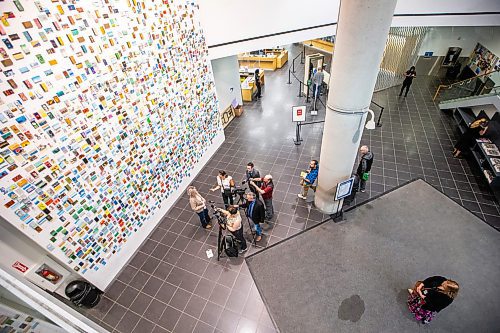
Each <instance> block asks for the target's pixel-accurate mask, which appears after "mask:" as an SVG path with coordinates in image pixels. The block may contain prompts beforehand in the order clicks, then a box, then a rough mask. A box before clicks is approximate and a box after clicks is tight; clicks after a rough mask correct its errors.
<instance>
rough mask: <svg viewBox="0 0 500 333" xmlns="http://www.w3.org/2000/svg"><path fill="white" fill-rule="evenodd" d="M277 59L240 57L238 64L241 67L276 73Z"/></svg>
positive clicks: (273, 57) (274, 57)
mask: <svg viewBox="0 0 500 333" xmlns="http://www.w3.org/2000/svg"><path fill="white" fill-rule="evenodd" d="M277 58H278V57H277V56H275V55H273V56H271V57H260V56H245V55H238V62H239V64H240V67H242V66H245V67H248V68H263V69H268V70H272V71H274V70H276V62H277Z"/></svg>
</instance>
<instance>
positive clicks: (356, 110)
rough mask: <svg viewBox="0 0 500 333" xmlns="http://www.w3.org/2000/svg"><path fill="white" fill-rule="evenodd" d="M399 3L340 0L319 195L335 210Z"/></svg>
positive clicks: (323, 206)
mask: <svg viewBox="0 0 500 333" xmlns="http://www.w3.org/2000/svg"><path fill="white" fill-rule="evenodd" d="M396 2H397V0H348V1H345V0H344V1H342V2H341V4H340V12H339V20H338V24H337V34H336V36H335V50H334V52H333V59H332V66H331V76H330V83H329V87H330V90H329V93H328V101H327V105H326V119H325V127H324V130H323V141H322V143H321V155H320V161H319V162H320V168H319V175H318V188H317V191H316V195H315V198H314V203H315V205H316V207H318V208H319V209H320V210H322V211H323V212H325V213H329V214H330V213H333V212H335V210H336V209H337V207H338V205H339V203H338V202H335V201H334V198H335V191H336V187H337V184H338V183H339V182H341V181H343V180H346V179H348V178H349V177H350V176H351V171H352V167H353V164H354V162H355V160H356V154H357V150H358V146H359V143H360V140H361V135H362V134H363V129H364V126H365V121H366V115H367V110H368V108H369V107H370V101H371V98H372V95H373V89H374V87H375V83H376V81H377V75H378V72H379V65H380V62H381V61H382V55H383V52H384V47H385V42H386V39H387V36H388V34H389V28H390V26H391V21H392V16H393V14H394V8H395V7H396Z"/></svg>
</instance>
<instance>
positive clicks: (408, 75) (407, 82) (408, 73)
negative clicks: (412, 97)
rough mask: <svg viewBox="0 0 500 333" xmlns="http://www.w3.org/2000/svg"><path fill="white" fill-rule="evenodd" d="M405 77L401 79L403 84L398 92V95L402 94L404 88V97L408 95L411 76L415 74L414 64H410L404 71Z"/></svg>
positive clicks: (411, 80) (413, 76)
mask: <svg viewBox="0 0 500 333" xmlns="http://www.w3.org/2000/svg"><path fill="white" fill-rule="evenodd" d="M404 75H405V79H404V81H403V86H402V87H401V91H400V92H399V96H401V94H403V89H404V88H406V92H405V97H406V95H408V90H410V86H411V83H412V82H413V78H415V76H417V72H416V71H415V66H411V67H410V69H409V70H407V71H406V73H405V74H404Z"/></svg>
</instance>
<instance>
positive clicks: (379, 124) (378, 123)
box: [371, 101, 384, 127]
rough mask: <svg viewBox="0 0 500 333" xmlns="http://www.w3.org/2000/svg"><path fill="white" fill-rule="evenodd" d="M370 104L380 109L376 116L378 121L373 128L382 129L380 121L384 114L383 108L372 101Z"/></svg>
mask: <svg viewBox="0 0 500 333" xmlns="http://www.w3.org/2000/svg"><path fill="white" fill-rule="evenodd" d="M371 102H372V104H375V106H378V107H379V108H380V113H379V115H378V120H377V123H376V124H375V126H377V127H382V124H381V123H380V119H381V118H382V113H384V107H383V106H382V105H380V104H378V103H376V102H374V101H371Z"/></svg>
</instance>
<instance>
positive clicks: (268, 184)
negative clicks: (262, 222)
mask: <svg viewBox="0 0 500 333" xmlns="http://www.w3.org/2000/svg"><path fill="white" fill-rule="evenodd" d="M258 180H262V185H261V186H260V188H259V187H258V186H257V184H255V182H254V181H251V182H250V185H252V186H253V187H254V188H255V189H256V190H257V191H258V192H259V193H260V194H261V195H262V199H263V200H264V205H266V220H268V221H269V220H271V219H272V218H273V215H274V209H273V190H274V183H273V176H271V175H266V176H264V178H261V179H258Z"/></svg>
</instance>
